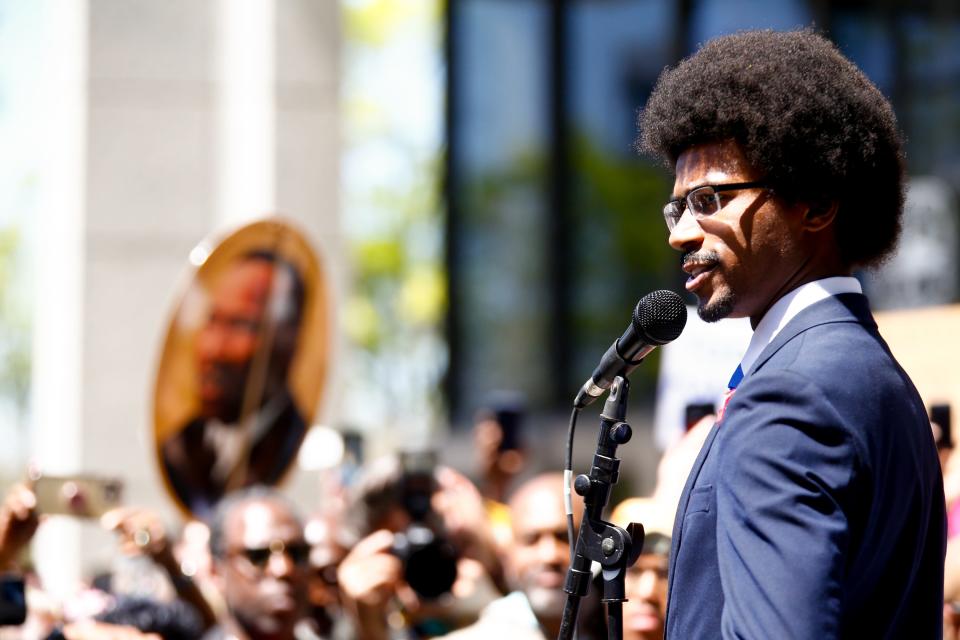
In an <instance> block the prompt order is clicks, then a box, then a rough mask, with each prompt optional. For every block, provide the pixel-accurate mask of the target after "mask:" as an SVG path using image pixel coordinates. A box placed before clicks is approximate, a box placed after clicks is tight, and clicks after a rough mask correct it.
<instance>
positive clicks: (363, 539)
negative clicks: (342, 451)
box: [337, 454, 502, 640]
mask: <svg viewBox="0 0 960 640" xmlns="http://www.w3.org/2000/svg"><path fill="white" fill-rule="evenodd" d="M431 458H432V456H429V455H422V454H401V455H399V456H385V457H383V458H380V459H378V460H375V461H373V462H372V463H371V464H370V465H368V466H367V467H366V468H365V470H364V473H363V476H362V477H361V478H360V480H359V482H358V484H357V485H356V486H355V487H354V488H353V492H352V495H351V498H350V502H349V505H348V507H347V511H346V522H345V526H344V527H343V530H342V540H343V544H344V545H345V546H347V547H349V548H350V551H349V553H348V554H347V555H346V557H345V558H344V559H343V561H342V562H341V563H340V566H339V568H338V571H337V580H338V582H339V586H340V592H341V597H342V598H343V603H344V609H345V610H346V611H347V612H348V614H349V615H350V617H351V619H352V621H353V624H354V626H355V627H356V633H357V638H358V639H359V640H381V639H384V638H389V637H392V634H395V633H397V632H402V633H405V634H407V636H408V637H415V638H421V637H434V636H437V635H442V634H444V633H446V632H447V631H449V630H450V629H455V628H458V627H461V626H464V625H465V624H469V623H470V622H473V621H474V620H476V617H477V614H478V612H479V611H480V609H482V608H483V606H485V605H486V604H487V603H488V602H490V601H491V600H493V599H495V598H496V597H498V596H499V595H500V591H499V589H498V588H497V585H498V584H500V583H501V582H502V568H501V564H500V560H499V557H498V556H497V553H496V548H495V543H494V541H493V537H492V534H491V532H490V527H489V525H488V523H487V520H486V513H485V511H484V507H483V500H482V498H481V496H480V493H479V491H478V490H477V488H476V486H474V484H473V483H472V482H470V481H469V480H468V479H467V478H466V477H464V476H463V475H462V474H460V473H458V472H456V471H454V470H453V469H450V468H448V467H444V466H437V465H436V464H435V463H434V461H433V460H432V459H431Z"/></svg>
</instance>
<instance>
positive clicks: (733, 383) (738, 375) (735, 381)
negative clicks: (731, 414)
mask: <svg viewBox="0 0 960 640" xmlns="http://www.w3.org/2000/svg"><path fill="white" fill-rule="evenodd" d="M741 380H743V367H741V366H740V365H737V370H736V371H734V372H733V375H732V376H730V382H728V383H727V391H726V393H724V394H723V403H722V404H721V405H720V410H719V411H717V423H718V424H719V423H720V421H721V420H723V414H724V413H726V412H727V405H728V404H730V398H732V397H733V394H734V392H735V391H736V390H737V386H738V385H739V384H740V381H741Z"/></svg>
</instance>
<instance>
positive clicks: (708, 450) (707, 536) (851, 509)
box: [666, 294, 946, 640]
mask: <svg viewBox="0 0 960 640" xmlns="http://www.w3.org/2000/svg"><path fill="white" fill-rule="evenodd" d="M945 546H946V515H945V508H944V498H943V478H942V476H941V472H940V466H939V463H938V460H937V452H936V448H935V446H934V442H933V436H932V434H931V430H930V421H929V419H928V417H927V412H926V410H925V408H924V405H923V402H922V401H921V399H920V396H919V395H918V393H917V391H916V389H915V388H914V386H913V383H912V382H911V381H910V379H909V378H908V377H907V375H906V374H905V373H904V371H903V369H901V367H900V365H899V364H897V362H896V360H894V358H893V356H892V355H891V354H890V351H889V349H888V347H887V345H886V343H885V342H884V341H883V339H882V338H881V337H880V335H879V333H878V332H877V326H876V323H875V322H874V321H873V317H872V316H871V314H870V309H869V306H868V304H867V300H866V298H865V297H864V296H862V295H859V294H843V295H839V296H835V297H831V298H828V299H826V300H823V301H820V302H817V303H816V304H814V305H811V306H810V307H808V308H806V309H804V310H803V311H801V312H800V313H799V314H798V315H797V316H796V317H794V318H793V319H792V320H791V321H790V322H789V323H788V324H787V326H786V327H784V329H783V330H782V331H781V332H780V333H779V334H778V335H777V337H776V338H775V339H774V340H773V342H771V343H770V344H769V345H767V347H766V348H765V349H764V350H763V352H762V353H761V354H760V357H759V358H758V359H757V361H756V363H755V364H754V366H753V369H752V370H751V371H750V372H749V373H748V374H747V376H746V377H745V378H744V379H743V381H742V382H741V383H740V386H739V387H738V388H737V391H736V393H735V394H734V396H733V399H732V400H731V401H730V404H729V405H728V406H727V410H726V414H725V415H724V418H723V420H722V421H721V422H720V423H719V424H717V425H715V426H714V427H713V430H712V431H711V432H710V434H709V436H708V437H707V440H706V442H705V443H704V445H703V449H702V450H701V451H700V455H699V457H698V458H697V461H696V462H695V463H694V466H693V469H692V470H691V472H690V476H689V478H688V479H687V484H686V486H685V487H684V490H683V494H682V495H681V498H680V504H679V506H678V509H677V518H676V522H675V524H674V530H673V547H672V549H671V552H670V573H669V597H668V611H667V620H666V637H667V638H669V639H674V640H694V639H696V640H699V639H701V638H720V637H723V638H757V639H763V640H769V639H771V638H774V639H777V640H781V639H784V640H785V639H789V638H811V639H813V638H815V639H817V640H826V639H828V638H939V637H940V636H941V634H942V630H941V629H942V609H943V557H944V552H945Z"/></svg>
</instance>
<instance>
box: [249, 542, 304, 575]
mask: <svg viewBox="0 0 960 640" xmlns="http://www.w3.org/2000/svg"><path fill="white" fill-rule="evenodd" d="M275 553H282V554H284V555H286V556H287V557H288V558H290V561H291V562H293V564H295V565H296V566H298V567H302V566H305V565H306V564H307V560H308V559H309V558H310V545H308V544H307V543H305V542H291V543H286V542H284V541H283V540H274V541H273V542H271V543H270V544H269V546H266V547H245V548H243V549H238V550H236V551H234V554H235V555H241V556H243V557H244V558H246V559H247V562H249V563H250V564H251V565H252V566H253V567H255V568H257V569H259V570H261V571H262V570H263V569H266V568H267V564H268V563H269V562H270V558H271V557H272V556H273V554H275Z"/></svg>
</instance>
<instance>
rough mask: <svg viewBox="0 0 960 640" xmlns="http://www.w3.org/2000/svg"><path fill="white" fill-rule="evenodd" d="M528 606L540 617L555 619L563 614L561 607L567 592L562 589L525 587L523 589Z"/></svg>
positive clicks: (565, 601) (563, 604)
mask: <svg viewBox="0 0 960 640" xmlns="http://www.w3.org/2000/svg"><path fill="white" fill-rule="evenodd" d="M524 593H525V594H526V596H527V600H528V601H529V602H530V608H531V609H532V610H533V613H534V614H535V615H536V616H537V618H540V619H547V620H551V619H557V618H560V617H561V616H563V607H564V606H565V605H566V603H567V594H566V593H565V592H564V591H563V590H562V589H547V588H544V587H527V588H526V589H524Z"/></svg>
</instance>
